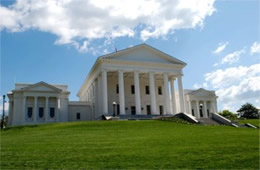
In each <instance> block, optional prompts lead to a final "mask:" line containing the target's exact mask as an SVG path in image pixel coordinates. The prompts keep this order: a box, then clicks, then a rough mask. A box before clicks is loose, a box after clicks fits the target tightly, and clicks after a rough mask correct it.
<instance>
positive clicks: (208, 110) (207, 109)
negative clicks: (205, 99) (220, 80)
mask: <svg viewBox="0 0 260 170" xmlns="http://www.w3.org/2000/svg"><path fill="white" fill-rule="evenodd" d="M207 113H208V117H209V109H207Z"/></svg>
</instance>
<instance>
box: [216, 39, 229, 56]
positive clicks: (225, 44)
mask: <svg viewBox="0 0 260 170" xmlns="http://www.w3.org/2000/svg"><path fill="white" fill-rule="evenodd" d="M228 44H229V42H225V43H219V44H218V47H217V49H216V50H214V51H213V53H214V54H218V53H220V52H222V51H223V50H224V49H225V48H226V47H227V45H228Z"/></svg>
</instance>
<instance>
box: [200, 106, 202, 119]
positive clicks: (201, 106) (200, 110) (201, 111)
mask: <svg viewBox="0 0 260 170" xmlns="http://www.w3.org/2000/svg"><path fill="white" fill-rule="evenodd" d="M200 117H203V113H202V106H200Z"/></svg>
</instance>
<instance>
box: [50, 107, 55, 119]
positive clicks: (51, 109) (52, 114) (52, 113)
mask: <svg viewBox="0 0 260 170" xmlns="http://www.w3.org/2000/svg"><path fill="white" fill-rule="evenodd" d="M54 115H55V108H54V107H50V117H51V118H54Z"/></svg>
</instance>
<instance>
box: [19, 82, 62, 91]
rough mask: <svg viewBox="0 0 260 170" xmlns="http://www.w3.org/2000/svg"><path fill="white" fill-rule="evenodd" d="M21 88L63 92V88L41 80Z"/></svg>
mask: <svg viewBox="0 0 260 170" xmlns="http://www.w3.org/2000/svg"><path fill="white" fill-rule="evenodd" d="M21 90H24V91H43V92H61V91H62V90H61V89H59V88H57V87H55V86H53V85H50V84H48V83H45V82H39V83H36V84H32V85H28V86H26V87H24V88H22V89H21Z"/></svg>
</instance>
